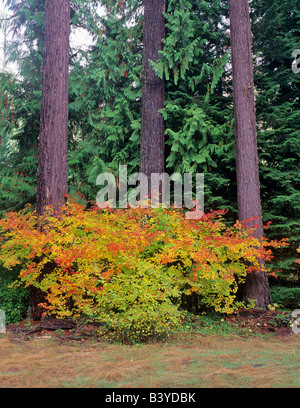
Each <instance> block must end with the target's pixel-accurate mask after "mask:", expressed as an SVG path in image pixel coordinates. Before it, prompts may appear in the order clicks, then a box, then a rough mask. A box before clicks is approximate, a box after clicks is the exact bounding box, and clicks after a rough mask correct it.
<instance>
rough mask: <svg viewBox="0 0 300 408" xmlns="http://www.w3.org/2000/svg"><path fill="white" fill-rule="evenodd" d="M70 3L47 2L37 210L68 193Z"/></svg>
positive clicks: (57, 203)
mask: <svg viewBox="0 0 300 408" xmlns="http://www.w3.org/2000/svg"><path fill="white" fill-rule="evenodd" d="M69 32H70V0H46V6H45V45H44V55H43V85H42V105H41V119H40V139H39V167H38V181H37V203H36V209H37V212H38V213H39V214H42V213H43V211H44V209H45V207H46V206H47V205H54V206H55V207H56V208H58V207H59V206H61V205H62V204H64V203H65V194H66V193H67V146H68V88H69V85H68V79H69Z"/></svg>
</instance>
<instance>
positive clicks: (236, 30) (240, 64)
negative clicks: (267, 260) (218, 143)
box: [229, 0, 270, 309]
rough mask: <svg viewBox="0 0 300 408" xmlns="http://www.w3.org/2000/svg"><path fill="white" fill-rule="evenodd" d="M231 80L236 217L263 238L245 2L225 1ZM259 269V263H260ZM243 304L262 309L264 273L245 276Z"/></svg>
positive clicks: (266, 300) (265, 289) (265, 285)
mask: <svg viewBox="0 0 300 408" xmlns="http://www.w3.org/2000/svg"><path fill="white" fill-rule="evenodd" d="M229 13H230V36H231V55H232V76H233V103H234V117H235V139H236V173H237V196H238V217H239V220H240V221H244V220H247V219H249V218H250V219H252V218H254V217H255V218H256V220H255V221H253V222H252V225H254V224H256V225H258V228H257V229H256V231H255V232H254V236H255V237H256V238H259V237H261V236H262V234H263V228H262V215H261V202H260V184H259V167H258V152H257V131H256V114H255V98H254V81H253V62H252V46H251V29H250V12H249V3H248V0H229ZM260 262H261V265H263V260H262V259H261V260H260ZM243 289H244V290H243V292H244V293H243V300H245V301H248V300H249V299H255V301H256V307H259V308H263V309H265V308H266V307H267V305H268V304H269V303H270V291H269V286H268V280H267V276H266V274H265V272H263V271H257V272H252V273H250V274H248V275H247V278H246V282H245V285H244V288H243Z"/></svg>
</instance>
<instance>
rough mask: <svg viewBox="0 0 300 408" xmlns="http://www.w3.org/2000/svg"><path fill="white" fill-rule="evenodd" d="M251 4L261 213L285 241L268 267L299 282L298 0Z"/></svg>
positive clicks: (283, 279)
mask: <svg viewBox="0 0 300 408" xmlns="http://www.w3.org/2000/svg"><path fill="white" fill-rule="evenodd" d="M251 9H252V20H253V23H252V30H253V35H254V42H253V50H254V54H255V56H256V59H255V63H256V68H255V86H256V89H257V95H256V107H257V122H258V124H259V129H258V146H259V159H260V176H261V177H260V178H261V193H262V209H263V218H264V222H265V223H267V222H271V225H270V227H269V229H267V230H266V235H267V236H268V237H269V238H273V239H278V238H282V237H287V238H288V239H289V243H290V245H289V247H287V248H282V249H280V250H278V251H276V257H275V261H274V262H273V268H274V270H275V271H276V270H277V271H282V272H278V273H277V274H278V279H276V280H275V279H273V283H276V284H278V283H279V284H280V285H289V286H297V285H298V287H299V276H300V269H299V264H297V263H295V260H296V259H297V251H296V249H297V247H298V243H299V239H300V222H299V220H300V174H299V161H300V158H299V152H300V137H299V136H300V133H299V129H300V100H299V94H300V74H299V73H298V74H296V73H294V72H293V70H292V62H293V57H292V53H293V50H295V49H298V48H299V40H300V28H299V18H300V10H299V2H298V1H297V0H291V1H287V0H274V1H273V0H259V1H258V0H255V1H253V2H252V3H251ZM270 283H271V282H270ZM271 289H272V288H271ZM274 290H275V288H274ZM272 292H273V291H272ZM298 293H299V292H298ZM298 296H299V295H298ZM296 304H297V303H296V300H295V303H294V305H296ZM295 307H296V306H295Z"/></svg>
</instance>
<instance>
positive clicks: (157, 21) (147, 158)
mask: <svg viewBox="0 0 300 408" xmlns="http://www.w3.org/2000/svg"><path fill="white" fill-rule="evenodd" d="M164 12H165V1H164V0H145V1H144V25H143V68H142V117H141V145H140V172H141V173H143V174H145V175H146V176H147V177H148V181H149V182H150V181H151V174H153V173H163V172H164V168H165V155H164V150H165V149H164V146H165V143H164V120H163V117H162V115H161V113H160V112H159V111H160V109H162V108H163V107H164V94H165V82H164V78H163V77H159V76H158V75H157V74H156V72H155V70H154V69H153V67H152V66H151V65H150V62H149V60H150V61H153V62H156V61H157V60H158V58H159V51H161V50H162V48H163V39H164V37H165V21H164V15H163V14H164ZM149 186H150V184H149Z"/></svg>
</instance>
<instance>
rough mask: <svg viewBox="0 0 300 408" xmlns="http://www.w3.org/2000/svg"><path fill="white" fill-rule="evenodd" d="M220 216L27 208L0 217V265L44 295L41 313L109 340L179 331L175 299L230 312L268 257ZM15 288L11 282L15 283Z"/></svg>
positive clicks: (243, 229) (266, 246)
mask: <svg viewBox="0 0 300 408" xmlns="http://www.w3.org/2000/svg"><path fill="white" fill-rule="evenodd" d="M223 215H224V212H223V211H219V212H210V213H209V214H205V215H204V216H203V217H202V218H201V219H200V220H188V219H186V218H185V215H184V212H183V211H181V210H178V209H162V208H159V209H151V208H148V209H142V208H137V209H116V210H110V209H106V210H101V209H99V208H98V207H93V208H91V209H89V210H86V209H85V208H84V207H83V206H82V205H80V204H78V203H76V202H74V201H72V200H71V201H69V203H68V204H67V205H66V206H65V207H64V208H63V209H62V211H61V212H60V214H58V215H56V216H54V215H53V211H52V209H51V208H49V209H48V210H47V211H46V213H45V214H44V216H42V217H38V216H37V214H36V213H35V212H34V211H32V210H31V209H30V207H27V208H26V209H25V210H23V211H21V212H10V213H8V214H7V215H6V217H4V218H3V219H1V220H0V229H1V230H0V232H1V253H0V262H1V263H2V264H3V266H4V267H6V268H13V267H14V266H16V265H20V267H21V272H20V275H19V280H20V281H21V282H22V283H24V282H25V284H26V286H34V287H36V288H40V289H41V290H42V291H43V292H44V293H45V302H44V304H43V308H44V310H45V313H46V314H52V315H53V314H54V315H56V316H58V317H62V318H65V317H74V318H76V317H85V318H86V319H90V320H96V321H99V322H101V323H102V326H101V327H102V331H104V332H105V331H109V332H110V333H113V334H114V335H115V337H118V338H122V337H124V336H125V337H131V338H136V339H139V340H143V339H146V338H149V337H151V336H157V335H160V334H165V333H167V332H168V331H169V330H171V329H172V328H174V327H176V326H177V325H178V324H180V321H181V319H182V317H183V310H182V298H183V296H184V297H185V298H186V297H189V296H191V295H192V294H193V293H194V294H197V295H198V296H199V298H200V299H201V301H202V302H203V304H205V305H207V306H209V307H212V308H214V309H215V310H216V311H220V312H227V313H230V312H232V311H233V310H234V308H235V297H236V292H237V288H238V285H239V283H241V282H242V281H244V279H245V277H246V274H247V273H251V270H250V268H249V266H247V265H249V264H251V265H252V266H251V268H252V269H253V268H255V267H258V261H257V258H258V257H261V256H263V257H264V258H265V259H270V257H271V252H270V247H271V246H282V245H285V240H282V241H280V242H274V241H272V242H267V241H266V240H265V239H264V240H263V245H262V246H259V245H258V241H257V240H256V239H255V238H253V237H251V234H250V235H249V228H247V225H242V224H241V223H239V222H237V223H236V224H235V225H234V226H231V227H228V226H226V224H225V222H224V219H223ZM16 284H17V283H16Z"/></svg>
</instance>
